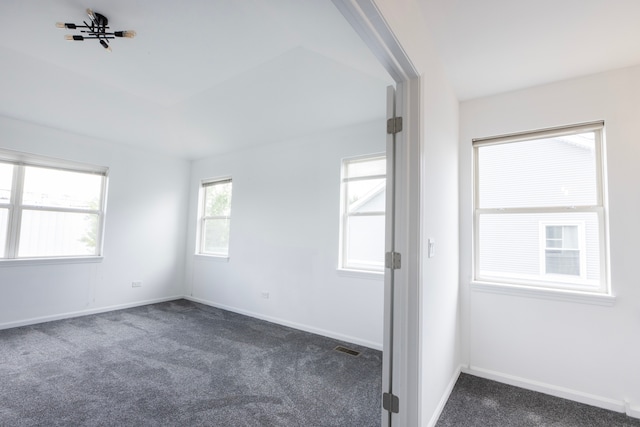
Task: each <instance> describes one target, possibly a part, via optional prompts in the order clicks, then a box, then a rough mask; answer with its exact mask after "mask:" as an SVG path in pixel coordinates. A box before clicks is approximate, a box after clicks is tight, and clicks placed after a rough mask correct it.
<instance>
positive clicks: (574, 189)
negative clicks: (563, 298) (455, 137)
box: [473, 122, 609, 293]
mask: <svg viewBox="0 0 640 427" xmlns="http://www.w3.org/2000/svg"><path fill="white" fill-rule="evenodd" d="M603 128H604V123H602V122H598V123H590V124H585V125H577V126H568V127H562V128H556V129H550V130H544V131H537V132H528V133H521V134H514V135H508V136H500V137H495V138H483V139H477V140H474V142H473V146H474V165H475V166H474V167H475V185H474V207H475V215H474V280H475V281H477V282H485V283H503V284H513V285H526V286H536V287H543V288H553V289H564V290H576V291H587V292H598V293H607V292H608V291H609V285H608V273H607V253H606V250H607V245H606V239H607V238H606V230H607V227H606V203H605V199H604V194H605V191H604V179H603V177H604V160H603Z"/></svg>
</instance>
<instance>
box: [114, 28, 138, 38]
mask: <svg viewBox="0 0 640 427" xmlns="http://www.w3.org/2000/svg"><path fill="white" fill-rule="evenodd" d="M113 35H115V36H116V37H127V38H129V39H132V38H134V37H135V36H136V32H135V31H133V30H127V31H116V32H114V33H113Z"/></svg>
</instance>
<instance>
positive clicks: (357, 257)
mask: <svg viewBox="0 0 640 427" xmlns="http://www.w3.org/2000/svg"><path fill="white" fill-rule="evenodd" d="M384 232H385V229H384V215H376V216H355V217H354V216H352V217H349V218H348V220H347V230H346V235H347V242H348V243H347V250H346V255H347V259H346V264H347V265H346V266H345V267H352V268H364V269H374V270H382V269H383V268H384Z"/></svg>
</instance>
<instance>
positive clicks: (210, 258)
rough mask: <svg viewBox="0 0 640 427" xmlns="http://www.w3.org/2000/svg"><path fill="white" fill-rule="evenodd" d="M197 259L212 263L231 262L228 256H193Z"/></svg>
mask: <svg viewBox="0 0 640 427" xmlns="http://www.w3.org/2000/svg"><path fill="white" fill-rule="evenodd" d="M193 255H194V257H195V259H198V260H202V261H205V260H206V261H210V262H229V257H228V256H222V255H212V254H193Z"/></svg>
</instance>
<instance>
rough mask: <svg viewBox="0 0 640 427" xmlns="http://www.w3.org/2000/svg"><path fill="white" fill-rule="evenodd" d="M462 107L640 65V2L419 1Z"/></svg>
mask: <svg viewBox="0 0 640 427" xmlns="http://www.w3.org/2000/svg"><path fill="white" fill-rule="evenodd" d="M418 1H419V3H420V6H421V7H422V11H423V12H424V13H423V14H424V16H425V19H426V21H427V23H428V26H429V28H430V30H431V32H432V35H433V36H434V39H435V43H436V46H437V49H438V50H439V52H440V55H441V57H442V60H443V62H444V64H445V69H446V71H447V73H448V75H449V78H450V81H451V83H452V85H453V86H454V89H455V91H456V93H457V95H458V97H459V99H460V100H466V99H471V98H476V97H481V96H485V95H490V94H495V93H500V92H506V91H511V90H515V89H521V88H524V87H529V86H535V85H539V84H544V83H549V82H553V81H558V80H564V79H568V78H573V77H578V76H583V75H588V74H593V73H598V72H602V71H607V70H612V69H617V68H623V67H627V66H631V65H636V64H639V63H640V1H639V0H530V1H526V0H418Z"/></svg>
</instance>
